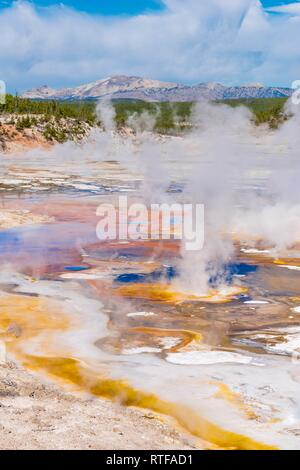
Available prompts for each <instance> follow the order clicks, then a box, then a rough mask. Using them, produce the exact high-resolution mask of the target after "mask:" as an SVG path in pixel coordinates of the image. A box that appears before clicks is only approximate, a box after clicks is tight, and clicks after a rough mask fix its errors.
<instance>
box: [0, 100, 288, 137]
mask: <svg viewBox="0 0 300 470" xmlns="http://www.w3.org/2000/svg"><path fill="white" fill-rule="evenodd" d="M285 102H286V99H285V98H266V99H251V100H246V99H242V100H231V101H225V102H224V101H223V102H222V103H227V104H229V105H230V106H232V107H236V106H240V105H245V106H247V107H248V108H249V109H250V110H251V111H252V112H253V115H254V119H255V122H256V124H262V123H266V124H268V125H269V126H270V127H272V128H276V127H277V126H278V125H279V124H280V123H281V122H282V121H283V120H284V119H286V116H285V115H284V112H283V107H284V104H285ZM113 105H114V107H115V111H116V124H117V127H119V128H120V127H124V126H125V125H127V124H128V121H129V119H130V117H132V116H133V115H137V116H142V115H143V113H144V112H148V113H149V114H150V115H152V116H153V119H154V123H155V126H154V127H155V130H156V131H157V132H162V133H172V132H174V131H175V132H181V131H183V130H184V129H186V128H187V127H189V125H190V122H189V119H190V115H191V110H192V106H193V103H180V102H178V103H165V102H163V103H149V102H143V101H115V102H114V103H113ZM95 107H96V102H95V101H78V102H75V101H74V102H71V101H35V100H29V99H23V98H19V97H15V96H12V95H8V96H7V98H6V104H4V105H0V114H1V113H9V114H17V115H24V116H28V115H43V117H44V119H45V120H46V121H47V120H51V119H53V118H54V119H55V120H57V121H59V120H60V119H61V118H72V119H75V120H76V121H78V122H79V123H80V122H86V123H88V124H90V125H94V124H96V123H97V121H98V120H97V118H96V113H95Z"/></svg>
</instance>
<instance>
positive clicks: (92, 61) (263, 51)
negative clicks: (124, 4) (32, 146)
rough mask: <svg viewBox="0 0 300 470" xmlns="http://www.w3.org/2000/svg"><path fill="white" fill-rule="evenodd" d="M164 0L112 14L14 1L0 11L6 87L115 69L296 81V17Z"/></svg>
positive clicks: (229, 1) (252, 0)
mask: <svg viewBox="0 0 300 470" xmlns="http://www.w3.org/2000/svg"><path fill="white" fill-rule="evenodd" d="M164 3H165V4H166V7H167V8H166V10H164V11H162V12H160V13H156V14H147V15H139V16H136V17H129V18H128V17H116V18H114V19H112V18H108V17H101V16H91V15H88V14H84V13H79V12H76V11H73V10H70V9H67V8H64V7H52V8H47V9H36V8H35V7H34V6H33V5H32V4H29V3H26V2H17V3H15V4H14V5H13V6H12V7H10V8H8V9H5V10H2V11H1V13H0V34H1V36H0V37H1V47H0V74H1V77H0V78H1V79H3V80H5V81H6V82H7V85H8V87H9V88H10V89H11V90H14V89H18V90H23V89H25V88H28V87H32V86H36V85H40V84H43V83H47V84H48V85H51V86H67V85H70V86H71V85H75V84H80V83H84V82H86V81H92V80H95V79H100V78H103V77H105V76H109V75H113V74H120V73H124V74H134V75H141V76H147V77H150V78H158V79H162V80H173V81H179V82H185V83H195V82H201V81H219V82H223V83H227V84H228V83H242V82H253V81H256V82H257V81H259V82H263V83H266V84H278V85H283V84H286V85H289V84H290V83H291V82H292V81H293V80H295V79H299V78H300V60H299V59H300V51H299V48H298V44H299V39H300V28H299V26H300V24H299V21H300V18H298V17H297V16H294V17H290V16H289V15H270V14H268V13H267V12H266V11H264V10H263V8H262V5H261V3H260V2H259V1H257V0H209V1H207V0H184V1H182V0H164ZM296 6H298V5H296Z"/></svg>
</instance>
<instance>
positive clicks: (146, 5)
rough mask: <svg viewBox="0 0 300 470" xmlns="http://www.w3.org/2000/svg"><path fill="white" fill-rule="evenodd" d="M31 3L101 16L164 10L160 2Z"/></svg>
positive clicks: (2, 0)
mask: <svg viewBox="0 0 300 470" xmlns="http://www.w3.org/2000/svg"><path fill="white" fill-rule="evenodd" d="M12 3H13V0H11V1H9V0H0V6H2V7H5V6H8V5H10V4H12ZM32 3H34V4H36V5H38V6H41V7H47V6H50V5H55V4H58V3H63V4H64V5H66V6H68V7H72V8H75V9H77V10H80V11H85V12H87V13H91V14H98V15H99V14H101V15H120V14H127V15H136V14H139V13H144V12H149V11H159V10H162V9H163V8H164V6H163V3H162V2H161V1H160V0H64V1H62V2H59V1H58V0H56V1H55V0H54V1H53V0H36V1H32Z"/></svg>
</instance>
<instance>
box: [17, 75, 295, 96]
mask: <svg viewBox="0 0 300 470" xmlns="http://www.w3.org/2000/svg"><path fill="white" fill-rule="evenodd" d="M292 92H293V90H291V89H290V88H281V87H265V86H263V85H261V84H259V83H252V84H249V85H243V86H225V85H222V84H220V83H199V84H198V85H192V86H188V85H182V84H178V83H172V82H161V81H158V80H150V79H146V78H141V77H134V76H130V77H128V76H126V75H117V76H113V77H109V78H105V79H103V80H97V81H95V82H92V83H88V84H85V85H81V86H78V87H75V88H61V89H54V88H49V87H48V86H47V85H44V86H42V87H39V88H35V89H32V90H30V91H26V92H25V93H23V95H22V97H23V98H29V99H35V100H64V101H66V100H73V101H82V100H95V99H97V100H101V99H102V100H105V99H109V100H110V99H116V100H143V101H158V102H159V101H201V100H203V99H208V100H228V99H242V98H249V99H251V98H252V99H255V98H280V97H289V96H291V94H292Z"/></svg>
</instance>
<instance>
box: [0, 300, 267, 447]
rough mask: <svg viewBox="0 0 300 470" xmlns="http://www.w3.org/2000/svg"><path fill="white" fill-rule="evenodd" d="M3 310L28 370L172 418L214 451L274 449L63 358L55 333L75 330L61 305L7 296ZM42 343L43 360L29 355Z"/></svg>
mask: <svg viewBox="0 0 300 470" xmlns="http://www.w3.org/2000/svg"><path fill="white" fill-rule="evenodd" d="M0 311H1V316H0V328H1V331H2V335H1V336H2V340H5V342H6V344H7V348H8V351H9V352H10V353H12V354H13V355H15V357H16V358H17V359H18V360H19V361H20V362H21V363H22V364H23V365H24V366H25V367H27V368H28V369H31V370H34V371H38V372H40V373H43V374H46V375H48V376H51V377H53V378H55V379H56V380H59V381H60V382H61V381H63V382H65V383H66V384H67V383H68V384H70V385H72V386H74V387H76V388H77V389H79V390H82V391H85V392H89V393H91V394H93V395H95V396H99V397H103V398H107V399H111V400H113V401H116V402H118V403H121V404H122V405H124V406H136V407H140V408H146V409H150V410H152V411H154V412H157V413H160V414H163V415H167V416H170V417H172V418H174V419H175V420H176V421H177V422H178V424H179V425H180V426H182V427H184V428H185V429H186V430H187V431H189V432H190V433H192V434H193V435H195V436H197V437H199V438H200V439H202V440H204V441H207V442H209V443H211V444H210V447H214V446H218V447H219V448H222V449H266V450H268V449H270V450H271V449H274V447H273V446H270V445H267V444H263V443H260V442H257V441H255V440H253V439H251V438H248V437H246V436H243V435H240V434H237V433H234V432H231V431H227V430H225V429H222V428H221V427H219V426H217V425H215V424H213V423H211V422H209V421H208V420H206V419H204V418H202V417H201V416H199V415H197V414H196V413H195V411H194V410H193V409H191V408H189V407H188V406H185V405H182V406H181V405H178V404H175V403H170V402H167V401H165V400H162V399H160V398H159V397H157V396H156V395H154V394H150V393H146V392H143V391H139V390H136V389H134V388H133V387H132V386H130V385H129V384H128V383H127V382H126V381H122V380H113V379H110V378H107V377H106V376H103V377H101V376H99V373H98V374H97V373H95V371H94V370H93V369H91V368H89V367H88V366H87V365H85V364H84V363H82V361H81V360H80V358H74V357H68V356H67V355H65V356H60V355H59V353H57V355H55V354H54V350H53V345H54V343H55V341H54V339H55V334H56V333H57V334H58V333H62V332H65V331H67V330H68V329H71V328H72V325H71V323H70V321H69V319H68V315H67V314H66V313H64V312H63V311H62V310H61V309H60V308H59V304H58V303H56V302H52V301H50V300H49V299H47V298H43V297H31V296H22V295H4V294H3V295H2V296H1V297H0ZM145 331H146V330H145ZM3 332H4V333H3ZM148 333H152V334H156V333H157V334H158V333H161V334H162V335H164V334H165V332H164V331H161V332H159V331H158V330H157V331H154V330H153V329H152V331H151V332H150V329H149V331H148ZM171 334H172V332H171ZM174 334H175V332H174ZM176 334H178V332H176ZM182 334H183V336H186V338H189V340H191V339H197V340H199V339H200V335H196V334H194V333H192V332H189V331H185V332H182ZM168 335H170V331H168ZM39 338H40V341H38V344H39V349H42V350H43V355H38V354H36V353H35V354H33V353H30V354H29V353H28V350H30V347H31V346H32V345H35V347H36V341H37V340H39Z"/></svg>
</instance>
